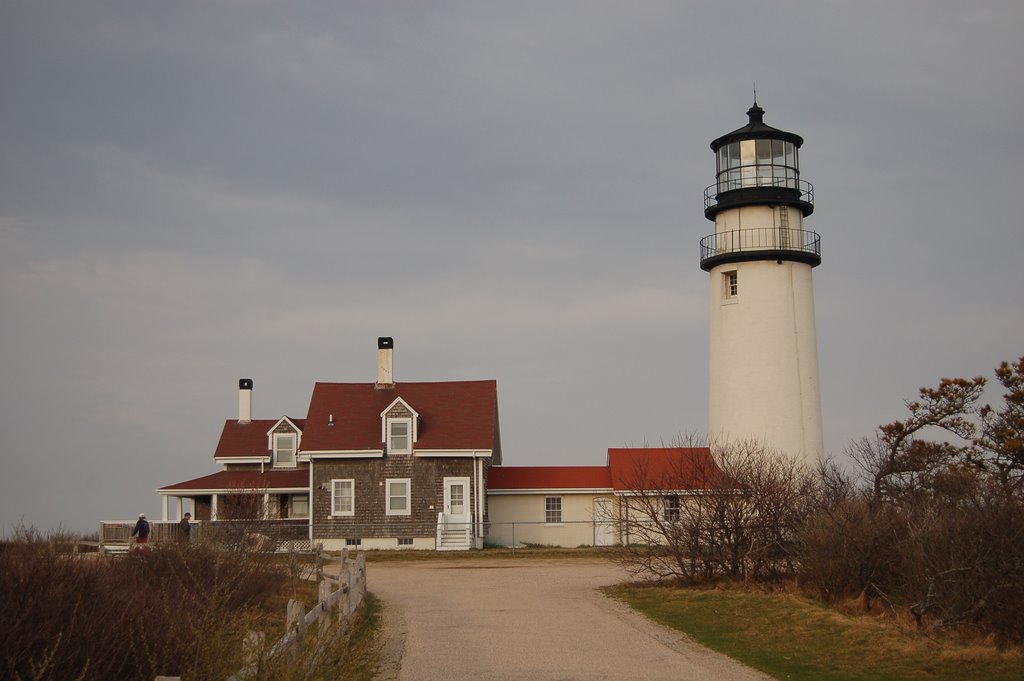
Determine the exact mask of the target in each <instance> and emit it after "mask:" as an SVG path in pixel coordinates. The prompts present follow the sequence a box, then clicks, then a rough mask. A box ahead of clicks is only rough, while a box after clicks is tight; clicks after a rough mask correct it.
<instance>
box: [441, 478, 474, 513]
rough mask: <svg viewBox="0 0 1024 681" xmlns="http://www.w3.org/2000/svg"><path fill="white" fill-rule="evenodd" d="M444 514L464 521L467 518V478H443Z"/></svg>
mask: <svg viewBox="0 0 1024 681" xmlns="http://www.w3.org/2000/svg"><path fill="white" fill-rule="evenodd" d="M444 514H445V515H446V516H448V517H450V518H453V519H463V520H464V521H465V520H466V519H468V518H469V478H445V479H444Z"/></svg>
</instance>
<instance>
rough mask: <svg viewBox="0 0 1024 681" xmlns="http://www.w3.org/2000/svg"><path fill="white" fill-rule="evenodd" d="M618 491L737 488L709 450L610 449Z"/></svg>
mask: <svg viewBox="0 0 1024 681" xmlns="http://www.w3.org/2000/svg"><path fill="white" fill-rule="evenodd" d="M608 467H609V469H610V470H611V477H612V485H613V486H614V487H615V489H616V491H643V490H652V491H657V490H691V489H726V488H732V487H735V486H736V483H735V482H734V481H733V480H731V479H730V478H729V477H728V476H727V475H726V474H725V473H723V472H722V469H721V468H719V467H718V464H717V463H715V460H714V458H713V457H712V456H711V450H710V449H708V448H707V447H661V448H642V449H628V448H626V449H609V450H608Z"/></svg>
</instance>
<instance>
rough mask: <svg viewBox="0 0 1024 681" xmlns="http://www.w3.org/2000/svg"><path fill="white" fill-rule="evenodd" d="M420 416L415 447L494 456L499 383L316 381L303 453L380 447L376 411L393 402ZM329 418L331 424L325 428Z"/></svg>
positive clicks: (379, 432) (380, 410)
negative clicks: (476, 451)
mask: <svg viewBox="0 0 1024 681" xmlns="http://www.w3.org/2000/svg"><path fill="white" fill-rule="evenodd" d="M399 397H400V398H402V400H404V401H405V403H406V404H408V405H409V406H410V407H412V409H414V410H415V411H416V413H418V414H419V416H420V420H419V423H418V425H417V435H418V437H417V440H416V443H415V444H414V445H413V446H414V447H415V448H416V449H419V450H423V449H435V450H452V449H489V450H492V451H493V453H494V455H495V456H496V457H497V456H498V454H499V451H500V444H499V438H498V384H497V382H495V381H446V382H438V383H395V384H393V386H390V387H387V388H378V387H377V386H376V385H375V384H373V383H317V384H316V385H315V386H314V387H313V396H312V397H311V398H310V401H309V411H308V413H307V414H306V428H305V429H304V430H303V434H302V447H301V449H302V451H307V452H309V451H312V452H316V451H362V450H372V449H380V448H381V446H382V444H383V443H382V440H381V418H380V415H381V412H383V411H384V410H385V409H387V408H388V406H390V405H391V403H392V402H394V401H395V399H397V398H399ZM332 416H333V419H334V421H333V423H334V425H333V426H329V425H328V421H329V419H330V418H331V417H332Z"/></svg>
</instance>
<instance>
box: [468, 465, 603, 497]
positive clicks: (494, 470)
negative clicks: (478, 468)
mask: <svg viewBox="0 0 1024 681" xmlns="http://www.w3.org/2000/svg"><path fill="white" fill-rule="evenodd" d="M611 488H612V479H611V474H610V470H609V468H608V466H492V467H491V469H490V472H489V473H488V476H487V489H488V490H489V491H492V492H493V491H498V490H527V489H561V490H570V489H607V490H610V489H611Z"/></svg>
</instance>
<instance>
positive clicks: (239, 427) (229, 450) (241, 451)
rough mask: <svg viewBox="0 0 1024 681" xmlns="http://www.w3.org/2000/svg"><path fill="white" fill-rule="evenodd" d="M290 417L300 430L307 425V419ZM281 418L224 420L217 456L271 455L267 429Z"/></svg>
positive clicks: (215, 455) (215, 453)
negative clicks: (245, 421)
mask: <svg viewBox="0 0 1024 681" xmlns="http://www.w3.org/2000/svg"><path fill="white" fill-rule="evenodd" d="M288 419H289V420H290V421H291V422H292V423H294V424H295V426H296V427H297V428H298V429H299V430H303V429H304V427H305V423H306V420H305V419H293V418H291V417H290V416H289V417H288ZM280 420H281V419H279V418H277V419H254V420H252V421H250V422H249V423H239V422H238V421H235V420H228V421H225V422H224V430H222V431H221V432H220V440H219V441H218V442H217V450H216V451H215V452H214V454H213V456H214V457H215V458H222V457H223V458H230V457H233V456H238V457H245V456H270V448H269V447H268V443H267V431H269V430H270V429H271V428H273V427H274V424H276V423H277V422H278V421H280Z"/></svg>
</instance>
